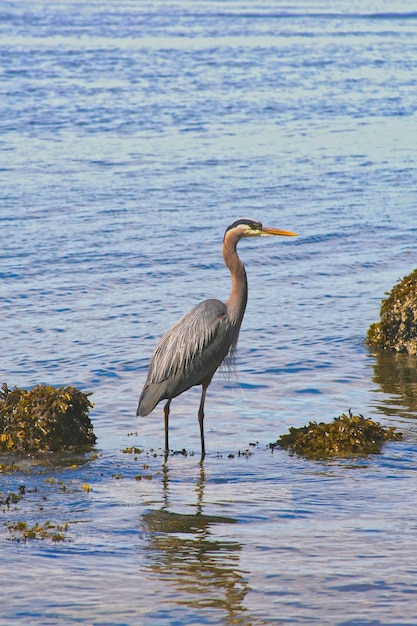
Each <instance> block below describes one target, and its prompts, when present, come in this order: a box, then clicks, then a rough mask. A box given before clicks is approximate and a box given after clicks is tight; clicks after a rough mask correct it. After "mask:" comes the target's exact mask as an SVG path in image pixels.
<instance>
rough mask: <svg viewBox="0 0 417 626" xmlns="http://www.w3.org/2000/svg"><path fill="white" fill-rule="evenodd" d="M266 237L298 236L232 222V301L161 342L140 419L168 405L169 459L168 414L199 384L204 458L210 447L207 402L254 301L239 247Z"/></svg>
mask: <svg viewBox="0 0 417 626" xmlns="http://www.w3.org/2000/svg"><path fill="white" fill-rule="evenodd" d="M263 235H283V236H290V237H293V236H296V233H292V232H289V231H286V230H280V229H279V228H268V227H266V226H262V224H261V222H255V221H254V220H250V219H246V218H245V219H239V220H236V221H235V222H233V224H231V225H230V226H229V227H228V228H227V230H226V232H225V234H224V239H223V258H224V262H225V263H226V265H227V267H228V269H229V271H230V275H231V278H232V291H231V294H230V296H229V299H228V300H226V302H221V301H220V300H215V299H210V300H204V301H203V302H200V304H197V305H196V306H195V307H194V308H193V309H191V311H189V312H188V313H187V314H186V315H184V317H182V318H181V319H180V320H179V321H178V322H177V323H176V324H175V325H174V326H173V327H172V328H171V329H170V330H168V331H167V332H166V333H165V334H164V335H163V336H162V338H161V340H160V342H159V343H158V345H157V346H156V348H155V351H154V353H153V355H152V357H151V361H150V363H149V370H148V377H147V379H146V382H145V386H144V387H143V391H142V394H141V396H140V399H139V405H138V410H137V415H142V416H145V415H148V414H149V413H150V412H151V411H153V409H154V408H155V407H156V405H157V404H158V402H160V400H167V402H166V404H165V406H164V422H165V455H167V454H168V416H169V409H170V404H171V400H172V399H173V398H175V397H176V396H179V395H180V394H181V393H183V392H184V391H187V389H190V388H191V387H193V386H194V385H201V387H202V392H201V401H200V408H199V410H198V421H199V424H200V436H201V458H202V459H204V456H205V446H204V401H205V399H206V391H207V387H208V386H209V384H210V382H211V379H212V378H213V375H214V373H215V371H216V370H217V368H218V367H219V366H220V365H221V363H222V362H223V361H224V359H225V358H226V357H227V356H233V355H234V353H235V351H236V346H237V340H238V336H239V330H240V325H241V323H242V319H243V315H244V313H245V308H246V303H247V299H248V282H247V278H246V271H245V267H244V265H243V263H242V261H241V260H240V259H239V257H238V255H237V252H236V246H237V244H238V243H239V241H240V240H241V239H243V238H244V237H261V236H263Z"/></svg>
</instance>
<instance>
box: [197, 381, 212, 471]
mask: <svg viewBox="0 0 417 626" xmlns="http://www.w3.org/2000/svg"><path fill="white" fill-rule="evenodd" d="M208 386H209V383H207V384H204V383H203V385H202V391H201V400H200V408H199V409H198V421H199V424H200V437H201V460H203V459H204V457H205V456H206V447H205V445H204V402H205V400H206V391H207V387H208Z"/></svg>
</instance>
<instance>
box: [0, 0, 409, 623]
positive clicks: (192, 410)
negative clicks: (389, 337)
mask: <svg viewBox="0 0 417 626" xmlns="http://www.w3.org/2000/svg"><path fill="white" fill-rule="evenodd" d="M0 52H1V74H0V92H1V96H0V97H1V134H0V155H1V164H0V165H1V177H0V194H1V203H0V229H1V249H0V255H1V265H0V277H1V304H0V319H1V331H0V337H1V381H0V382H7V384H8V385H9V386H10V387H12V386H14V385H17V386H21V387H25V388H29V387H31V386H33V385H35V384H37V383H48V384H52V385H75V386H77V387H79V388H81V389H82V390H83V391H85V392H93V396H92V400H93V402H94V408H93V409H92V410H91V413H90V416H91V418H92V421H93V424H94V430H95V433H96V435H97V438H98V441H97V446H96V449H95V453H96V455H95V456H92V455H91V454H90V455H86V456H85V457H82V456H79V457H76V458H73V457H71V458H68V457H65V456H64V457H59V458H50V459H49V461H48V463H40V462H38V461H31V460H27V461H25V463H23V464H22V463H21V465H20V469H19V470H18V471H15V472H6V473H5V474H3V475H2V476H1V483H0V491H1V494H0V495H1V497H2V500H3V502H5V499H6V496H7V494H8V493H9V492H13V493H19V489H21V490H22V491H23V485H24V491H25V495H24V497H23V498H22V499H21V500H19V501H18V502H17V503H16V504H13V505H10V506H9V507H7V506H6V504H3V506H2V509H1V515H2V517H3V519H2V520H1V526H0V563H1V564H0V570H1V591H0V597H1V609H0V622H1V624H2V625H3V624H4V625H6V624H7V625H8V624H11V623H16V622H20V623H22V624H25V625H29V624H31V625H39V626H41V625H42V626H48V625H50V626H52V625H54V624H91V625H93V624H94V625H97V626H98V625H100V626H102V625H103V626H104V625H112V626H113V625H114V626H115V625H124V624H126V625H131V624H132V625H133V624H134V625H136V624H139V625H142V624H143V625H145V626H159V625H161V624H163V625H165V624H167V625H168V624H178V625H183V624H196V625H197V624H216V625H217V624H225V625H231V624H239V625H248V626H249V625H261V624H318V625H319V626H325V625H336V624H337V625H340V626H342V625H343V626H347V625H349V626H362V625H364V626H365V625H369V626H371V625H372V626H374V625H394V624H395V625H399V624H402V625H404V624H407V625H416V624H417V488H416V485H417V373H416V367H415V365H416V360H415V358H410V357H406V356H401V355H399V356H398V355H397V356H395V355H394V356H392V355H388V354H372V353H371V352H369V350H368V349H367V347H366V344H365V336H366V331H367V329H368V327H369V324H370V323H372V322H374V321H377V320H378V316H379V307H380V302H381V299H382V298H383V297H384V293H385V292H387V291H389V290H390V289H391V288H392V286H393V285H394V284H395V283H396V282H397V281H398V279H400V278H401V277H403V276H404V275H406V274H408V273H410V272H411V271H412V270H413V269H415V267H416V266H417V242H416V234H417V225H416V217H417V150H416V146H417V92H416V77H417V12H416V8H415V4H414V3H412V2H406V1H397V0H394V2H391V1H390V2H388V1H383V0H380V1H378V2H377V1H372V0H365V1H364V2H355V1H353V2H343V1H342V0H335V1H331V2H328V3H324V2H323V0H311V1H299V2H295V3H285V2H282V1H277V2H260V3H250V2H241V1H237V0H236V1H232V0H230V1H224V2H222V1H220V0H212V1H206V2H200V1H196V2H191V1H185V0H172V1H170V0H168V1H166V2H162V1H161V2H160V1H158V0H155V1H149V2H148V1H146V0H143V1H139V0H138V1H133V0H130V1H129V0H118V1H117V2H116V1H115V0H114V1H109V0H107V1H106V0H103V1H102V2H99V1H89V0H85V1H81V0H78V1H77V0H76V1H73V2H71V1H69V0H60V1H59V2H46V1H45V2H40V1H37V0H21V1H20V2H15V1H7V0H3V2H2V5H1V9H0ZM243 216H248V217H251V218H253V219H257V220H260V221H262V222H263V223H264V224H266V225H269V226H276V227H279V228H284V229H287V230H293V231H296V232H297V233H299V237H298V238H296V239H291V240H290V239H279V238H276V239H275V238H274V239H271V240H264V239H262V240H254V241H243V242H241V244H240V246H239V254H240V256H241V258H242V259H243V260H244V262H245V264H246V267H247V271H248V278H249V303H248V308H247V312H246V316H245V319H244V323H243V327H242V331H241V335H240V342H239V351H238V358H237V368H236V378H237V381H236V382H234V381H231V380H229V379H228V378H227V377H226V376H224V375H222V374H221V373H218V374H217V375H216V376H215V378H214V380H213V383H212V385H211V386H210V388H209V391H208V396H207V402H206V447H207V451H208V454H207V457H206V459H205V462H204V465H203V466H200V464H199V447H200V444H199V431H198V423H197V409H198V403H199V393H200V390H199V388H196V389H193V390H191V391H189V392H187V393H186V394H183V395H182V396H180V397H179V398H177V399H176V400H174V401H173V403H172V407H171V425H170V444H171V446H172V448H173V450H178V451H179V450H183V449H185V451H186V453H187V455H186V456H184V455H182V454H174V455H172V456H171V457H170V458H169V459H168V461H167V463H166V464H164V460H163V457H162V454H161V452H162V451H161V447H162V445H163V417H162V406H159V407H157V409H156V410H155V411H154V412H153V413H152V414H151V415H149V416H148V417H146V418H137V417H136V415H135V412H136V406H137V400H138V397H139V394H140V391H141V388H142V385H143V383H144V380H145V378H146V369H147V364H148V359H149V356H150V354H151V352H152V350H153V348H154V346H155V343H156V341H157V340H158V338H159V337H160V335H161V334H162V333H163V332H164V331H165V330H166V329H168V328H169V327H170V326H171V325H172V324H173V323H174V322H175V321H176V320H177V319H178V318H179V317H180V316H181V315H182V314H184V313H185V312H186V311H187V310H188V309H190V308H191V307H192V306H193V305H194V304H196V303H197V302H199V301H200V300H202V299H204V298H206V297H217V298H221V299H226V298H227V297H228V294H229V290H230V278H229V274H228V271H227V269H226V268H225V267H224V264H223V260H222V257H221V241H222V237H223V233H224V230H225V229H226V227H227V226H228V224H229V223H231V222H232V221H233V220H234V219H237V218H239V217H243ZM349 408H351V409H352V411H353V412H354V413H361V414H363V415H365V416H366V417H371V418H373V419H376V420H377V421H380V422H381V423H382V424H384V425H390V426H396V427H397V428H399V429H400V430H401V431H402V432H403V433H404V435H405V438H404V441H402V442H396V443H391V444H388V445H386V446H385V448H384V449H383V452H382V454H381V455H377V456H373V457H369V458H361V459H357V460H352V459H351V460H348V461H340V462H332V463H321V462H312V461H311V462H309V461H305V460H302V459H300V458H297V457H292V456H290V455H288V454H287V452H285V451H279V450H277V451H274V452H273V453H272V452H271V451H270V450H269V448H268V444H269V443H270V442H273V441H276V439H277V437H278V436H279V435H280V434H283V433H285V432H287V431H288V428H289V427H290V426H302V425H303V424H306V423H307V422H309V421H310V420H317V421H320V420H324V421H330V420H331V419H333V418H334V417H336V416H338V415H340V414H341V413H343V412H346V411H347V410H348V409H349ZM251 444H256V445H251ZM132 446H134V447H137V448H139V449H140V450H143V452H142V453H141V454H139V453H137V454H129V453H127V452H123V450H126V448H129V447H132ZM193 452H195V454H193ZM239 453H240V454H239ZM19 521H24V522H26V523H27V524H28V525H29V526H33V525H34V524H35V523H39V524H41V525H45V524H46V523H47V522H50V523H51V525H57V524H58V525H65V524H68V528H67V530H66V531H65V541H63V542H59V543H57V542H53V541H51V540H50V539H44V540H40V539H34V540H28V541H27V542H23V541H18V540H17V539H18V538H19V537H18V536H16V534H15V533H13V532H12V531H11V529H10V526H11V525H15V524H17V523H18V522H19Z"/></svg>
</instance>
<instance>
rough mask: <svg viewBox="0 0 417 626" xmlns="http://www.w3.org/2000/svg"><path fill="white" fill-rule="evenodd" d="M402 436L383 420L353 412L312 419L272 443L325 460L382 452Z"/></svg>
mask: <svg viewBox="0 0 417 626" xmlns="http://www.w3.org/2000/svg"><path fill="white" fill-rule="evenodd" d="M401 439H402V434H401V433H396V432H395V428H394V427H389V428H384V427H383V426H381V424H379V422H374V421H372V420H371V419H366V418H365V417H363V415H352V413H351V411H349V414H348V415H346V414H345V413H343V415H341V416H340V417H336V418H335V419H334V420H333V422H330V423H329V424H325V423H324V422H321V423H320V424H317V422H309V424H308V425H307V426H302V427H301V428H290V432H289V434H287V435H281V436H280V438H279V439H278V441H277V442H276V443H271V444H269V445H270V447H271V448H276V447H281V448H284V449H285V450H289V451H290V452H291V453H293V454H298V455H300V456H305V457H307V458H309V459H324V458H329V457H346V456H351V455H353V454H378V453H379V452H380V451H381V448H382V445H383V444H384V442H385V441H390V440H394V441H398V440H401Z"/></svg>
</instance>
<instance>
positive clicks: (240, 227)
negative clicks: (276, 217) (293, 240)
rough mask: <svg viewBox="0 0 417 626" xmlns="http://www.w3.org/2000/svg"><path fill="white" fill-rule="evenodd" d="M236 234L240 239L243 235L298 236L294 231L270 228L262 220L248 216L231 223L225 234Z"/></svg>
mask: <svg viewBox="0 0 417 626" xmlns="http://www.w3.org/2000/svg"><path fill="white" fill-rule="evenodd" d="M232 233H233V234H234V235H235V236H237V237H238V238H239V239H242V238H243V237H264V236H268V235H281V236H282V237H296V236H297V233H292V232H291V231H289V230H281V229H280V228H270V227H269V226H262V224H261V222H256V221H255V220H251V219H249V218H247V217H243V218H241V219H239V220H236V221H235V222H233V224H230V226H229V227H228V228H227V229H226V232H225V234H224V236H225V237H226V236H227V235H228V234H232Z"/></svg>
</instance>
